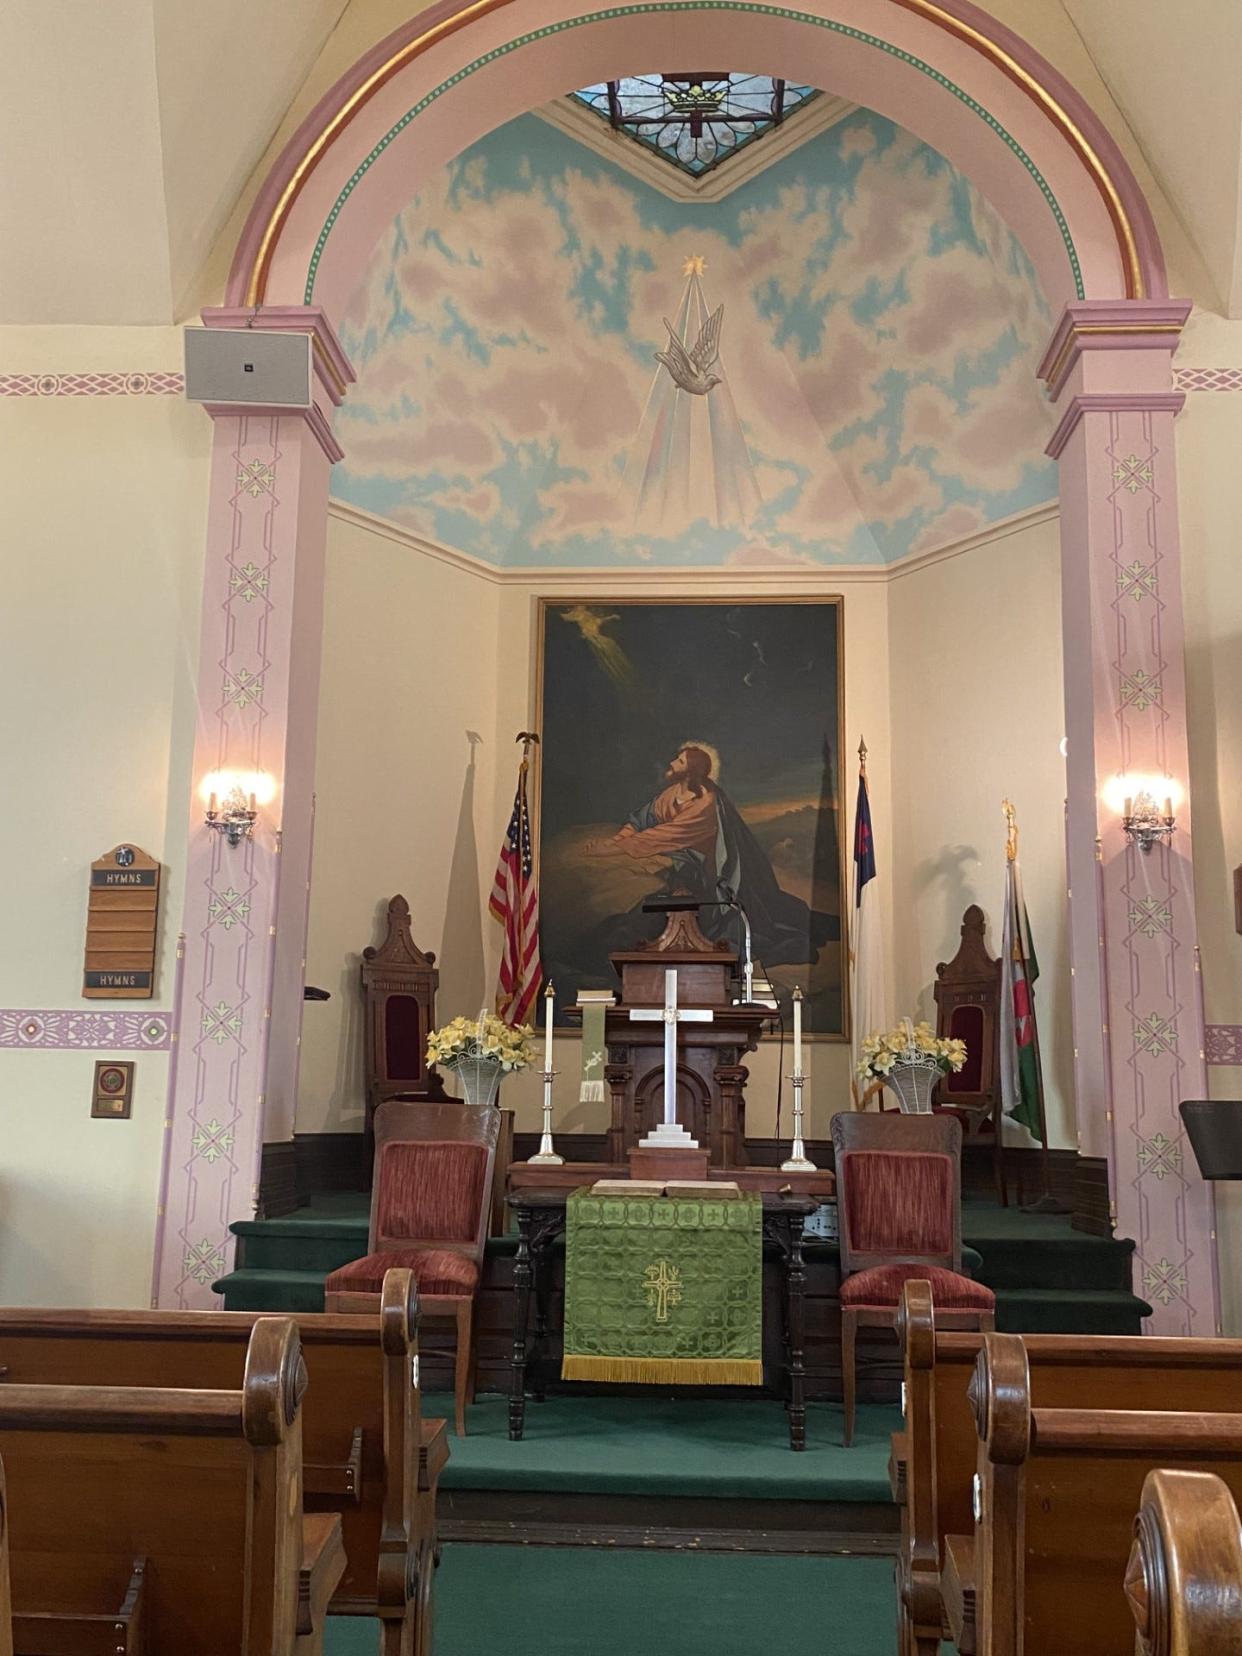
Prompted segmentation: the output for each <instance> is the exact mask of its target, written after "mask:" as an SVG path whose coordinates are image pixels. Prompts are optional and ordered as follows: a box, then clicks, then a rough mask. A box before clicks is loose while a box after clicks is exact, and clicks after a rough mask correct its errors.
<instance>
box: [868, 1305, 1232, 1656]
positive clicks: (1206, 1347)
mask: <svg viewBox="0 0 1242 1656" xmlns="http://www.w3.org/2000/svg"><path fill="white" fill-rule="evenodd" d="M898 1332H899V1335H900V1338H901V1341H902V1346H903V1351H904V1382H903V1394H904V1399H905V1427H904V1429H903V1430H902V1431H901V1432H899V1433H895V1434H894V1437H893V1445H892V1453H891V1456H890V1461H889V1477H890V1483H891V1485H892V1488H893V1498H894V1500H896V1501H897V1502H898V1503H899V1504H900V1505H901V1508H902V1547H901V1553H900V1555H899V1559H898V1615H899V1619H900V1624H901V1635H900V1649H901V1650H902V1652H903V1656H904V1653H909V1656H935V1653H936V1652H938V1650H939V1648H940V1638H941V1628H942V1625H943V1618H944V1606H943V1604H942V1602H941V1593H940V1586H941V1581H940V1576H941V1567H942V1565H943V1562H944V1558H943V1538H944V1536H945V1535H947V1534H964V1533H968V1532H969V1530H970V1528H971V1526H972V1523H973V1518H972V1511H971V1486H972V1480H973V1477H974V1473H975V1460H976V1443H977V1437H976V1431H975V1417H974V1413H973V1410H972V1408H971V1403H970V1399H969V1396H968V1390H969V1387H970V1383H971V1380H972V1377H973V1375H974V1370H975V1363H976V1360H977V1358H978V1355H979V1351H980V1349H981V1347H982V1342H983V1336H982V1335H979V1334H963V1333H937V1332H936V1329H935V1321H934V1315H933V1309H932V1301H931V1290H930V1288H929V1287H928V1284H927V1283H926V1282H917V1281H915V1282H908V1283H907V1284H906V1286H905V1293H904V1296H903V1304H902V1312H901V1316H900V1318H899V1321H898ZM1023 1343H1024V1345H1025V1347H1026V1353H1027V1359H1028V1363H1029V1369H1030V1381H1031V1388H1032V1397H1033V1401H1034V1403H1035V1404H1036V1406H1041V1407H1048V1408H1062V1407H1071V1406H1073V1405H1075V1404H1081V1405H1082V1406H1083V1407H1086V1408H1110V1407H1114V1406H1117V1407H1123V1408H1130V1409H1167V1408H1168V1407H1170V1401H1171V1400H1172V1399H1175V1400H1176V1404H1177V1406H1178V1407H1179V1408H1181V1407H1190V1408H1196V1409H1204V1410H1209V1411H1229V1410H1231V1409H1233V1408H1236V1407H1239V1406H1240V1397H1242V1387H1240V1384H1239V1382H1240V1381H1242V1340H1213V1339H1194V1340H1178V1339H1159V1338H1149V1337H1141V1338H1140V1337H1129V1336H1117V1335H1110V1336H1106V1335H1076V1334H1033V1335H1026V1336H1024V1340H1023Z"/></svg>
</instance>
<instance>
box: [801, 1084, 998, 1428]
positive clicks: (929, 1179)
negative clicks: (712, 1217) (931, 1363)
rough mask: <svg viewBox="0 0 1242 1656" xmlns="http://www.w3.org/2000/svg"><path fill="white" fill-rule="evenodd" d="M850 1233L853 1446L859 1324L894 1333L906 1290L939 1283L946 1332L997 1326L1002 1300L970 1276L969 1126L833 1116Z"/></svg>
mask: <svg viewBox="0 0 1242 1656" xmlns="http://www.w3.org/2000/svg"><path fill="white" fill-rule="evenodd" d="M832 1148H833V1153H834V1156H835V1165H836V1174H837V1216H838V1221H839V1225H840V1232H841V1378H842V1392H843V1401H844V1403H845V1439H844V1441H845V1443H846V1445H847V1446H848V1445H849V1444H850V1443H852V1442H853V1439H854V1402H855V1374H854V1346H855V1341H856V1338H857V1334H858V1330H859V1329H860V1328H895V1327H896V1326H897V1313H898V1311H899V1309H900V1306H901V1290H902V1287H903V1285H904V1284H905V1283H906V1282H907V1281H909V1280H910V1278H912V1277H917V1278H919V1279H920V1280H922V1281H925V1282H930V1283H931V1290H932V1300H933V1303H934V1304H935V1308H936V1326H937V1328H967V1329H973V1328H979V1329H990V1328H992V1327H994V1326H995V1316H996V1296H995V1294H993V1292H992V1290H991V1289H990V1288H985V1287H984V1285H983V1284H982V1283H981V1282H973V1281H972V1280H971V1279H970V1277H967V1276H963V1275H962V1167H961V1154H962V1129H961V1125H960V1123H959V1122H958V1121H957V1120H956V1119H955V1118H954V1117H953V1116H948V1115H900V1114H885V1115H861V1114H858V1113H855V1112H851V1113H850V1114H848V1115H837V1116H834V1117H833V1118H832Z"/></svg>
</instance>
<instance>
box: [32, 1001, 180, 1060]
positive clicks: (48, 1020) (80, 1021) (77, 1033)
mask: <svg viewBox="0 0 1242 1656" xmlns="http://www.w3.org/2000/svg"><path fill="white" fill-rule="evenodd" d="M172 1036H173V1018H172V1014H171V1013H170V1012H97V1011H94V1010H91V1011H89V1012H87V1011H78V1010H77V1009H76V1008H75V1009H74V1010H72V1011H65V1010H64V1009H63V1008H61V1009H57V1010H55V1011H36V1010H34V1009H33V1008H30V1007H24V1006H19V1007H13V1008H6V1009H4V1010H0V1048H10V1049H12V1048H15V1047H16V1048H24V1049H26V1050H28V1051H30V1050H36V1049H43V1050H44V1051H46V1050H48V1049H49V1048H52V1049H55V1050H57V1051H62V1052H63V1051H88V1052H167V1051H168V1050H169V1048H170V1047H171V1046H172Z"/></svg>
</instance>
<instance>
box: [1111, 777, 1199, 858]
mask: <svg viewBox="0 0 1242 1656" xmlns="http://www.w3.org/2000/svg"><path fill="white" fill-rule="evenodd" d="M1161 794H1163V796H1164V809H1163V810H1161V809H1160V807H1159V805H1158V804H1157V803H1156V801H1157V799H1158V798H1159V797H1160V795H1161ZM1181 797H1182V791H1181V789H1180V788H1179V787H1178V786H1177V784H1176V783H1175V782H1173V781H1172V780H1171V779H1170V778H1168V777H1163V776H1120V777H1115V778H1114V780H1113V781H1112V782H1111V783H1110V784H1109V787H1108V789H1107V792H1106V795H1105V799H1106V803H1108V804H1110V805H1111V806H1112V808H1113V809H1114V810H1117V809H1118V808H1120V812H1121V826H1122V828H1123V830H1124V831H1125V833H1126V834H1127V835H1128V836H1129V838H1130V839H1131V840H1132V841H1133V843H1134V844H1135V845H1137V846H1138V848H1139V850H1140V851H1150V850H1151V848H1152V846H1153V845H1156V844H1159V843H1160V841H1162V840H1169V839H1171V838H1172V836H1173V830H1174V828H1176V826H1177V819H1176V817H1175V816H1174V814H1173V813H1174V808H1175V806H1177V805H1179V804H1180V803H1181Z"/></svg>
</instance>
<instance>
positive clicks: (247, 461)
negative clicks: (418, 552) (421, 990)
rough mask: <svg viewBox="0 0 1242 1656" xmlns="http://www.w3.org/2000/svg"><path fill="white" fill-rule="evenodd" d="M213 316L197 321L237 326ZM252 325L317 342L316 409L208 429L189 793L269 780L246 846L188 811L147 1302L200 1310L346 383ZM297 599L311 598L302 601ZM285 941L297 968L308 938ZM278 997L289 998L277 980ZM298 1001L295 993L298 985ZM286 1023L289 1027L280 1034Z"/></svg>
mask: <svg viewBox="0 0 1242 1656" xmlns="http://www.w3.org/2000/svg"><path fill="white" fill-rule="evenodd" d="M251 320H252V319H251V316H250V313H249V312H247V313H245V315H244V316H242V317H239V316H237V315H236V314H235V313H233V312H229V311H224V312H212V313H209V314H208V315H207V317H206V321H207V323H208V325H209V326H211V325H222V326H238V325H241V324H245V325H250V323H251ZM253 321H254V325H255V326H256V327H260V328H264V327H266V328H279V329H285V330H298V331H303V332H310V333H312V335H313V336H314V337H315V347H316V348H315V353H314V361H315V364H316V375H317V379H316V392H315V395H316V402H315V405H314V406H313V407H312V408H310V409H308V410H306V411H305V412H301V411H290V410H283V409H275V408H256V409H239V408H219V407H214V408H211V409H210V410H209V412H210V413H211V415H212V417H213V419H214V420H215V447H214V453H213V461H212V481H211V500H210V516H209V523H208V534H207V559H206V569H205V575H204V600H203V621H202V642H201V648H200V656H199V703H198V733H197V739H196V743H195V755H194V785H195V788H196V789H197V787H198V784H199V783H200V782H201V781H202V778H203V777H204V776H205V775H206V774H207V773H209V772H211V771H216V770H222V769H230V770H242V771H264V772H267V773H268V774H269V775H271V776H272V777H273V778H274V779H275V782H276V785H277V792H276V797H275V800H274V801H273V803H272V804H271V806H270V807H268V808H261V809H260V811H259V816H258V820H257V821H256V823H255V827H254V832H253V835H252V836H251V837H250V838H246V839H243V840H242V841H241V843H240V844H238V845H236V846H231V845H229V844H228V843H227V841H226V840H225V838H224V836H223V835H221V834H218V833H213V832H212V831H211V830H210V829H209V828H208V827H207V826H206V825H205V824H204V821H203V807H202V804H201V802H200V800H199V799H198V797H197V793H196V796H195V799H194V803H193V805H192V808H191V816H190V846H189V854H188V860H187V877H186V912H185V921H184V930H185V934H186V954H185V973H184V999H183V1011H182V1019H183V1021H182V1036H181V1040H180V1042H179V1043H178V1046H177V1049H176V1060H175V1063H176V1070H175V1076H174V1086H173V1089H172V1096H171V1099H170V1106H169V1111H168V1115H167V1119H166V1122H165V1132H166V1145H165V1158H166V1166H165V1169H164V1176H163V1181H162V1189H163V1191H164V1195H163V1198H162V1204H161V1209H160V1213H159V1219H158V1226H157V1240H156V1265H155V1286H154V1293H153V1302H154V1303H156V1304H159V1305H164V1306H172V1307H195V1306H197V1307H210V1306H211V1305H213V1304H215V1303H216V1301H215V1299H214V1296H213V1295H212V1293H211V1284H212V1283H213V1282H214V1281H216V1280H217V1279H218V1278H219V1277H220V1276H221V1275H222V1274H223V1273H224V1272H225V1271H226V1270H227V1268H228V1262H229V1260H230V1258H231V1254H232V1237H231V1235H230V1232H229V1226H230V1224H231V1223H232V1222H233V1221H234V1220H237V1219H240V1218H246V1217H249V1216H250V1215H251V1214H252V1213H253V1211H254V1203H255V1198H256V1196H257V1182H258V1168H259V1159H260V1155H261V1152H262V1145H263V1127H264V1105H265V1101H266V1098H267V1090H268V1089H267V1077H268V1067H269V1062H270V1058H271V1052H270V1046H271V1030H272V1005H273V978H274V969H275V959H276V954H277V948H278V932H277V919H278V912H279V893H280V882H281V879H282V876H283V877H285V878H292V879H294V880H295V881H298V882H301V883H304V882H305V880H306V879H307V878H308V875H309V869H308V867H307V866H302V867H299V868H297V869H286V868H285V866H284V865H285V863H286V861H287V860H288V859H287V857H286V856H285V855H284V854H283V852H282V845H283V843H284V842H285V841H286V840H288V839H292V840H293V841H294V842H295V843H298V844H303V843H305V841H306V838H307V836H306V835H305V834H304V833H297V832H291V830H292V829H294V828H296V827H297V826H298V825H297V824H296V823H295V822H294V821H293V820H292V819H291V817H290V815H289V812H290V810H295V811H296V810H298V809H300V808H301V802H302V801H303V799H305V798H306V797H307V795H308V791H309V785H310V784H309V778H304V777H301V776H300V775H298V774H296V769H297V767H298V766H299V765H300V764H305V763H306V755H307V754H308V753H310V754H313V740H312V741H310V742H308V741H307V739H306V738H307V730H308V720H309V721H310V725H309V728H310V729H311V731H312V734H313V721H314V718H315V715H316V711H317V707H316V702H317V697H316V695H315V694H313V693H312V690H313V689H314V688H315V687H316V684H317V673H315V672H311V673H310V674H309V675H308V673H307V671H306V662H307V658H308V652H309V654H310V656H311V657H313V660H314V661H315V662H317V660H318V651H319V647H320V638H319V632H320V629H319V628H318V627H316V626H315V625H314V624H313V622H309V621H308V616H310V617H314V616H316V615H317V613H318V606H319V605H320V604H321V602H322V584H323V538H324V525H325V523H326V518H327V504H328V476H329V469H330V466H331V463H332V461H333V460H335V459H337V458H339V456H340V449H339V448H338V447H337V445H336V443H335V441H334V439H333V437H332V433H331V428H330V425H329V415H330V411H331V408H332V407H333V406H334V405H335V404H336V403H337V402H339V401H340V398H341V396H342V395H343V393H344V388H345V386H346V384H347V383H348V381H349V379H350V378H352V374H351V371H350V368H349V364H348V362H347V361H346V360H345V358H344V356H343V355H342V354H341V351H340V347H339V346H338V345H337V343H336V340H335V336H334V335H333V334H332V332H331V330H330V329H329V328H328V326H327V323H326V321H325V319H324V317H323V315H322V312H319V311H313V310H307V311H303V310H300V309H297V308H288V307H286V308H281V309H274V310H272V311H270V312H263V313H260V315H259V316H258V317H257V318H254V319H253ZM308 589H309V591H310V593H311V602H310V603H309V605H308V603H307V601H306V593H307V590H308ZM282 941H284V942H286V943H288V942H291V943H292V945H293V946H294V947H295V948H296V950H297V952H298V954H299V956H300V955H301V953H302V951H303V949H304V943H305V938H304V936H303V937H302V938H301V939H291V940H282ZM284 992H286V993H292V992H293V986H292V985H289V986H286V988H285V991H284ZM296 992H297V995H298V997H299V1005H300V995H301V986H300V985H297V986H296ZM288 1023H289V1018H288V1017H287V1016H286V1018H285V1024H286V1026H287V1025H288Z"/></svg>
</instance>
